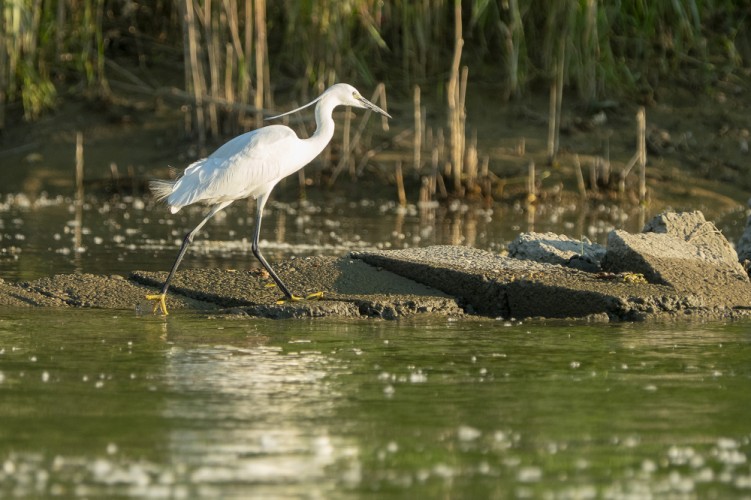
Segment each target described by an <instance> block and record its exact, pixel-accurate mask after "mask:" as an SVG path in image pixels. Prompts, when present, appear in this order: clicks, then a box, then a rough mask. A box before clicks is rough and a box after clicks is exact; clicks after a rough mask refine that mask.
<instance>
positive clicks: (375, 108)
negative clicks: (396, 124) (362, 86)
mask: <svg viewBox="0 0 751 500" xmlns="http://www.w3.org/2000/svg"><path fill="white" fill-rule="evenodd" d="M356 99H357V100H358V101H360V102H361V103H362V105H363V106H364V107H366V108H368V109H371V110H373V111H375V112H376V113H380V114H382V115H383V116H388V117H389V118H391V115H390V114H388V113H386V112H385V111H384V110H382V109H381V108H379V107H378V106H376V105H375V104H373V103H372V102H370V101H369V100H367V99H365V98H364V97H363V96H361V95H358V96H357V97H356Z"/></svg>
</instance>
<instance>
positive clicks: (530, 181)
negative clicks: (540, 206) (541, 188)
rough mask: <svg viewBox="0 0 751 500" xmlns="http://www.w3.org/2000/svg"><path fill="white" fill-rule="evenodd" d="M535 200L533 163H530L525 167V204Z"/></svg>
mask: <svg viewBox="0 0 751 500" xmlns="http://www.w3.org/2000/svg"><path fill="white" fill-rule="evenodd" d="M536 200H537V181H536V180H535V162H534V161H530V162H529V165H528V166H527V203H534V202H535V201H536Z"/></svg>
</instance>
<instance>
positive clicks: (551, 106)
mask: <svg viewBox="0 0 751 500" xmlns="http://www.w3.org/2000/svg"><path fill="white" fill-rule="evenodd" d="M557 83H558V82H557V80H556V79H555V78H554V79H552V80H551V81H550V97H549V102H548V163H551V164H552V163H553V161H554V159H555V122H556V119H555V112H556V110H557V109H558V107H557V106H556V105H555V99H556V96H557V95H558V91H557V90H556V88H555V86H556V85H557Z"/></svg>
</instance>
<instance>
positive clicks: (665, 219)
mask: <svg viewBox="0 0 751 500" xmlns="http://www.w3.org/2000/svg"><path fill="white" fill-rule="evenodd" d="M642 233H655V234H665V235H668V236H673V237H675V238H677V239H680V240H683V241H684V242H686V243H687V244H689V245H691V246H693V247H694V248H695V249H696V252H695V255H694V256H693V257H691V258H695V259H699V260H704V261H707V262H709V263H711V264H716V265H720V266H722V267H725V266H727V267H729V268H731V269H735V270H736V271H737V272H738V273H739V274H742V275H745V274H746V273H745V272H744V269H743V266H742V265H741V264H740V263H739V259H738V254H737V253H736V251H735V249H734V248H733V246H732V245H731V244H730V242H729V241H728V240H727V239H726V238H725V236H724V235H723V234H722V232H721V231H720V230H719V229H717V226H715V225H714V223H713V222H710V221H708V220H706V219H705V218H704V214H703V213H701V212H699V211H693V212H663V213H661V214H658V215H656V216H655V217H653V218H652V219H651V220H650V221H649V222H647V223H646V224H645V225H644V228H643V229H642ZM686 248H687V247H686ZM747 278H748V277H747Z"/></svg>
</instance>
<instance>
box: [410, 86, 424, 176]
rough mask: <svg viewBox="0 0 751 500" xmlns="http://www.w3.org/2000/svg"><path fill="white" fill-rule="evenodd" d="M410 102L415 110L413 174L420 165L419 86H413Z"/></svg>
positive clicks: (418, 169) (420, 121) (420, 115)
mask: <svg viewBox="0 0 751 500" xmlns="http://www.w3.org/2000/svg"><path fill="white" fill-rule="evenodd" d="M412 101H413V104H414V108H415V136H414V140H413V147H412V150H413V160H412V162H413V168H414V169H415V172H419V171H420V163H421V161H422V160H421V158H420V155H421V154H422V114H421V109H420V86H419V85H415V87H414V92H413V97H412Z"/></svg>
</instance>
